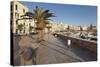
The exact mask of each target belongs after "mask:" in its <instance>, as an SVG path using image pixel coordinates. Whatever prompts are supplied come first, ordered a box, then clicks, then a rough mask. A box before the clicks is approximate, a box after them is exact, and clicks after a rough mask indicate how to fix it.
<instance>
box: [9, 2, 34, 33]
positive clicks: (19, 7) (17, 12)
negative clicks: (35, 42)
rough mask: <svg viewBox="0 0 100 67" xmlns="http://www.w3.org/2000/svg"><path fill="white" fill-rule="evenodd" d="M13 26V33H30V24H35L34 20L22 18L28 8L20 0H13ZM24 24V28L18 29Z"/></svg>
mask: <svg viewBox="0 0 100 67" xmlns="http://www.w3.org/2000/svg"><path fill="white" fill-rule="evenodd" d="M10 10H11V28H12V33H14V34H29V29H30V26H34V25H35V24H34V20H31V21H30V20H28V19H27V20H25V19H21V18H22V17H21V16H22V15H24V14H25V13H26V12H28V8H27V7H25V6H24V5H23V4H22V3H20V2H18V1H16V0H15V1H11V9H10ZM21 24H22V26H23V27H22V30H21V29H20V30H19V29H18V25H19V28H21Z"/></svg>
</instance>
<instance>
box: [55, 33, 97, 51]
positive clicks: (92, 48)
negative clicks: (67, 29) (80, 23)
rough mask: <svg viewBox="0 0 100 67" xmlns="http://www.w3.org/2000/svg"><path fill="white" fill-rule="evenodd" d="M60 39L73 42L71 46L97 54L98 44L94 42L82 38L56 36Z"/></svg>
mask: <svg viewBox="0 0 100 67" xmlns="http://www.w3.org/2000/svg"><path fill="white" fill-rule="evenodd" d="M56 35H57V36H58V37H60V38H62V39H63V40H65V41H68V40H71V45H77V46H80V47H82V48H86V49H88V50H90V51H91V52H93V53H97V43H96V42H92V41H87V40H84V39H80V38H74V37H69V36H66V35H62V34H56Z"/></svg>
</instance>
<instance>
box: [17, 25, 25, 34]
mask: <svg viewBox="0 0 100 67" xmlns="http://www.w3.org/2000/svg"><path fill="white" fill-rule="evenodd" d="M23 27H24V25H23V24H18V25H17V30H19V31H20V33H21V31H22V30H23Z"/></svg>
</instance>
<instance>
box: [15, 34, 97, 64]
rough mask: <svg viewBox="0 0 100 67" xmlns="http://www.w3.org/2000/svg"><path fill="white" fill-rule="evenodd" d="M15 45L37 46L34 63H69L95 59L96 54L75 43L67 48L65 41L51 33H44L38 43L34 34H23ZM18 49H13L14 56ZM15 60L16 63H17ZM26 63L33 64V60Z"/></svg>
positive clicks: (20, 46)
mask: <svg viewBox="0 0 100 67" xmlns="http://www.w3.org/2000/svg"><path fill="white" fill-rule="evenodd" d="M16 45H18V47H19V48H23V47H32V48H35V47H38V49H37V51H36V57H35V64H53V63H71V62H82V61H95V60H96V55H95V54H93V53H91V52H90V51H88V50H86V49H83V48H80V47H78V46H75V45H71V47H70V48H68V46H67V43H66V41H63V40H62V39H60V38H58V37H54V36H53V35H51V34H48V35H46V36H45V38H44V41H42V42H40V43H36V36H34V35H33V36H23V37H21V39H20V41H19V43H18V44H16ZM18 51H19V52H20V50H15V56H16V55H17V53H16V52H18ZM15 59H16V58H15ZM15 61H16V60H15ZM17 61H18V59H17ZM17 61H16V63H17V64H18V62H17ZM20 61H21V60H20ZM19 64H20V63H19ZM28 64H34V62H33V61H32V60H31V61H29V62H28Z"/></svg>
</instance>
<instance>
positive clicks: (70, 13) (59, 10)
mask: <svg viewBox="0 0 100 67" xmlns="http://www.w3.org/2000/svg"><path fill="white" fill-rule="evenodd" d="M20 3H22V4H23V5H25V6H26V7H27V8H28V9H29V11H30V12H33V9H35V7H36V6H39V7H40V8H42V9H44V10H46V9H49V10H50V11H51V12H52V13H54V15H55V16H56V17H53V18H51V19H53V21H54V22H57V23H64V24H69V25H76V26H89V25H90V24H92V25H97V7H96V6H88V5H87V6H86V5H71V4H56V3H55V4H54V3H39V2H24V1H20Z"/></svg>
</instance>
